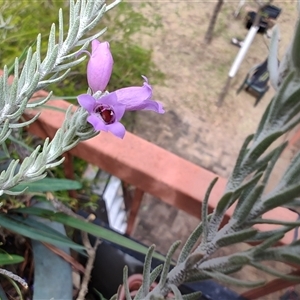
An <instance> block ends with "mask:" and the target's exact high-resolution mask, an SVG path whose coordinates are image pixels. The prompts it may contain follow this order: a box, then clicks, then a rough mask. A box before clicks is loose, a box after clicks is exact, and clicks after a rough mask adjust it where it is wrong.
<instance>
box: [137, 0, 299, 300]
mask: <svg viewBox="0 0 300 300" xmlns="http://www.w3.org/2000/svg"><path fill="white" fill-rule="evenodd" d="M237 4H238V1H234V2H233V1H229V2H226V3H225V4H224V6H223V8H222V11H221V14H220V15H219V18H218V20H217V26H216V28H215V34H214V38H213V41H212V43H211V45H205V44H204V43H203V39H204V34H205V31H206V29H207V26H208V21H209V18H210V15H211V12H212V10H213V8H214V5H215V2H201V1H162V0H161V1H152V2H151V6H149V5H146V6H142V5H141V2H133V6H134V8H135V9H138V10H141V11H143V13H144V14H145V15H146V16H148V17H149V18H154V17H156V16H157V15H159V16H160V17H161V18H162V23H163V27H162V28H160V29H158V30H157V31H156V32H155V34H154V35H153V36H151V37H150V36H148V35H143V34H142V33H140V34H139V36H137V39H138V41H139V42H140V43H142V45H143V46H144V47H147V48H151V49H153V60H154V62H155V63H156V64H157V65H158V66H159V68H160V69H161V71H162V72H163V73H165V75H166V80H165V82H164V83H155V84H154V86H153V87H154V93H155V99H157V100H160V101H161V102H163V104H164V106H165V108H166V114H165V115H163V116H161V115H156V114H154V113H153V114H152V113H149V112H146V113H143V112H141V113H139V114H138V121H137V125H136V127H135V131H134V132H135V134H137V135H139V136H141V137H143V138H145V139H147V140H149V141H151V142H153V143H155V144H157V145H159V146H161V147H163V148H165V149H168V150H169V151H171V152H173V153H175V154H177V155H179V156H181V157H184V158H186V159H188V160H190V161H192V162H194V163H196V164H198V165H200V166H202V167H204V168H206V169H209V170H211V171H213V172H215V173H216V174H218V175H220V176H223V177H228V175H229V174H230V172H231V170H232V167H233V164H234V162H235V158H236V157H237V153H238V151H239V148H240V146H241V144H242V142H243V140H244V139H245V137H246V136H247V135H248V134H250V133H252V132H254V131H255V129H256V126H257V124H258V121H259V119H260V117H261V115H262V113H263V111H264V110H265V108H266V106H267V104H268V102H269V101H270V99H271V97H272V95H273V94H274V91H273V89H272V88H270V90H269V91H268V93H267V94H266V95H265V97H264V98H263V99H262V101H261V102H260V103H259V105H258V106H257V107H255V108H254V107H253V104H254V101H255V99H254V98H253V97H252V96H251V95H249V94H247V93H245V92H241V93H240V94H239V95H236V90H237V88H238V87H239V85H240V84H241V83H242V82H243V80H244V78H245V76H246V74H247V72H248V70H249V69H250V68H251V67H253V66H254V65H255V64H257V63H260V62H262V61H263V60H265V58H266V57H267V55H268V43H269V40H268V39H267V38H266V37H264V36H262V35H257V36H256V37H255V39H254V42H253V44H252V45H251V48H250V50H249V52H248V53H247V55H246V58H245V60H244V61H243V63H242V65H241V67H240V69H239V71H238V74H237V76H236V77H235V78H234V79H233V80H232V82H231V88H230V90H229V93H228V95H227V97H226V98H225V101H224V103H223V105H222V106H221V107H219V108H218V107H217V106H216V102H217V100H218V97H219V95H220V92H221V90H222V87H223V86H224V84H225V81H226V79H227V73H228V71H229V69H230V66H231V64H232V63H233V61H234V58H235V56H236V55H237V53H238V51H239V49H238V48H237V47H235V46H233V45H231V44H230V40H231V38H232V37H239V38H243V37H245V35H246V34H247V30H246V29H245V28H244V25H243V17H244V15H245V11H244V10H242V13H241V17H239V18H238V19H235V18H234V17H233V12H234V10H235V9H236V7H237ZM249 4H251V5H252V6H253V5H254V2H250V3H249V2H248V5H249ZM275 5H278V6H279V7H280V8H282V13H281V15H280V17H279V18H278V20H277V24H278V25H279V28H280V32H281V36H280V37H281V40H280V47H279V59H280V58H281V57H282V55H283V53H284V51H285V49H286V47H287V45H288V43H289V41H290V39H291V35H292V31H293V27H294V24H295V21H296V15H297V12H296V2H294V1H292V2H291V1H289V2H280V3H278V4H277V3H275ZM149 80H150V83H151V78H149ZM197 222H198V220H197V219H196V218H192V217H191V216H188V215H186V214H185V213H183V212H181V211H177V210H176V209H174V208H172V207H169V206H167V205H165V204H164V203H162V202H160V201H159V200H158V199H154V198H153V197H151V196H147V197H145V199H144V201H143V205H142V208H141V209H140V212H139V217H138V221H137V225H136V229H135V233H134V237H136V238H138V239H140V240H142V241H143V242H145V243H146V244H152V243H155V244H156V245H157V247H158V249H159V250H160V251H161V252H163V253H166V252H167V250H168V248H169V247H170V245H171V243H172V242H173V241H174V240H176V239H182V240H184V239H186V237H187V236H188V233H190V232H191V230H192V229H193V228H194V227H195V225H196V224H197ZM241 247H247V246H245V245H242V246H241ZM236 250H237V248H233V249H230V250H228V251H236ZM224 251H225V250H224ZM226 251H227V250H226ZM223 254H224V253H223ZM239 276H242V278H245V279H246V278H247V279H257V277H259V276H262V275H260V274H259V273H258V272H257V271H256V270H253V269H251V270H250V269H246V270H245V271H244V272H243V273H242V275H239ZM264 278H266V279H269V277H268V276H266V277H264ZM232 288H233V289H235V290H236V291H238V292H240V291H241V289H237V288H234V287H232ZM280 294H281V293H277V294H276V295H275V294H274V295H272V296H269V297H264V299H279V295H280Z"/></svg>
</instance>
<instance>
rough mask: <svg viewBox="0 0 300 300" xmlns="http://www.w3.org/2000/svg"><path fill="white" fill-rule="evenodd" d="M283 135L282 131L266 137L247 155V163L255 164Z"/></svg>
mask: <svg viewBox="0 0 300 300" xmlns="http://www.w3.org/2000/svg"><path fill="white" fill-rule="evenodd" d="M283 133H284V132H283V131H280V130H278V131H276V132H274V133H271V134H269V135H268V136H266V137H265V138H264V139H263V140H262V141H261V142H260V143H259V144H258V145H256V147H255V148H254V149H252V150H251V151H250V152H249V153H248V158H247V161H249V162H255V161H256V160H257V159H258V158H259V157H260V156H261V155H262V154H263V153H264V152H265V151H266V150H267V148H269V146H270V145H271V144H272V143H273V142H274V141H275V140H276V139H278V138H279V137H280V136H281V135H282V134H283Z"/></svg>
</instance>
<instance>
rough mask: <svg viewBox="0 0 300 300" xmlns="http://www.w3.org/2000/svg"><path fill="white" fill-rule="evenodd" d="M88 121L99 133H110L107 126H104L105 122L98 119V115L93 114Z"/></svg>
mask: <svg viewBox="0 0 300 300" xmlns="http://www.w3.org/2000/svg"><path fill="white" fill-rule="evenodd" d="M87 121H88V122H89V123H90V124H91V125H92V126H93V127H94V129H95V130H97V131H105V132H107V131H108V128H107V125H106V124H104V122H103V121H102V120H101V119H100V118H99V117H97V115H96V114H91V115H90V116H88V117H87Z"/></svg>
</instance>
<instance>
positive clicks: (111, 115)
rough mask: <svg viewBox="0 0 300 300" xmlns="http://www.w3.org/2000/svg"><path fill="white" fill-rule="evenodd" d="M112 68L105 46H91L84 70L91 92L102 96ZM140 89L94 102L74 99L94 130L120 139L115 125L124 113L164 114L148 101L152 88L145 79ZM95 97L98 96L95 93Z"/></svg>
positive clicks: (121, 133)
mask: <svg viewBox="0 0 300 300" xmlns="http://www.w3.org/2000/svg"><path fill="white" fill-rule="evenodd" d="M112 66H113V58H112V55H111V52H110V49H109V44H108V42H103V43H100V42H99V41H97V40H94V41H93V42H92V54H90V60H89V62H88V66H87V79H88V84H89V86H90V88H91V89H92V91H93V92H94V94H95V93H97V92H98V91H100V92H103V91H104V89H105V88H106V86H107V84H108V82H109V79H110V76H111V73H112ZM142 77H143V78H144V84H143V86H132V87H126V88H122V89H119V90H116V91H114V92H112V93H109V94H106V95H104V96H101V97H100V98H99V99H95V98H94V97H93V96H91V95H88V94H83V95H80V96H78V102H79V104H80V105H81V106H82V107H83V108H85V109H86V110H87V111H88V113H89V116H88V118H87V121H88V122H89V123H90V124H91V125H93V127H94V128H95V130H103V131H110V132H111V133H113V134H114V135H116V136H117V137H120V138H123V137H124V135H125V128H124V126H123V125H122V124H121V123H120V122H119V121H120V119H121V118H122V117H123V115H124V113H125V111H126V110H128V111H130V110H152V111H155V112H157V113H159V114H163V113H164V112H165V111H164V109H163V107H162V105H161V104H160V103H158V102H156V101H154V100H152V99H151V98H152V87H151V85H150V84H149V83H148V79H147V78H146V77H145V76H142ZM97 94H98V93H97Z"/></svg>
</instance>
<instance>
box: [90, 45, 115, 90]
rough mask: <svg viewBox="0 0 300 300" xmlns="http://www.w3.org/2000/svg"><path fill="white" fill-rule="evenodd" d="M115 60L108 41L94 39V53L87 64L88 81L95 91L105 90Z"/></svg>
mask: <svg viewBox="0 0 300 300" xmlns="http://www.w3.org/2000/svg"><path fill="white" fill-rule="evenodd" d="M113 64H114V60H113V57H112V54H111V52H110V47H109V43H108V42H103V43H100V42H99V41H98V40H93V41H92V54H91V57H90V59H89V62H88V65H87V81H88V84H89V87H90V88H91V89H92V90H93V92H94V93H95V92H97V91H104V90H105V88H106V86H107V84H108V82H109V79H110V76H111V73H112V68H113Z"/></svg>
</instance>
